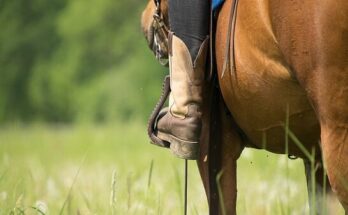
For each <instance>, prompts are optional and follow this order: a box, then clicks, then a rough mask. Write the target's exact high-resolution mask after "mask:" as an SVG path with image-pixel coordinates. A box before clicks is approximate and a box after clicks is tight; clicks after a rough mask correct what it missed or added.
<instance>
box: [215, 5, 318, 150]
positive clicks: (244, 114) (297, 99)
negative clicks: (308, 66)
mask: <svg viewBox="0 0 348 215" xmlns="http://www.w3.org/2000/svg"><path fill="white" fill-rule="evenodd" d="M248 2H249V1H241V2H240V4H239V6H238V7H239V9H238V17H237V28H236V33H235V35H236V38H235V62H236V68H237V69H236V71H235V73H233V72H231V70H226V71H225V73H224V76H223V77H222V73H223V71H222V65H223V61H224V58H225V56H224V53H225V47H224V45H225V44H226V43H225V42H224V41H226V38H227V37H226V35H227V34H226V33H227V32H226V27H227V26H224V23H228V21H227V18H228V17H229V16H227V15H228V13H227V12H228V11H229V4H230V1H228V2H227V3H226V4H225V5H224V7H223V8H222V10H221V13H220V17H219V22H218V26H217V27H218V29H219V30H218V31H217V45H216V51H217V53H216V55H217V66H218V71H219V77H220V86H221V91H222V94H223V96H224V99H225V102H226V104H227V106H228V108H229V110H230V111H231V113H232V114H233V117H234V119H235V120H236V123H237V124H238V125H239V126H240V128H241V129H242V130H243V131H244V133H245V134H246V136H247V137H248V139H249V141H250V142H252V143H253V144H254V145H256V146H258V147H262V148H266V149H268V150H270V151H273V152H276V153H284V152H285V126H286V124H287V123H286V122H287V121H288V122H289V128H290V131H291V132H293V133H294V134H295V135H296V136H297V138H298V139H299V140H300V141H301V143H302V144H303V145H304V146H305V147H306V148H308V149H309V148H310V147H311V146H316V145H317V144H318V140H319V132H320V131H319V124H318V121H317V118H316V115H315V113H314V111H313V108H312V107H311V105H310V103H309V101H308V99H307V96H306V94H305V91H304V90H303V89H302V88H301V87H300V86H299V84H298V82H297V81H296V80H295V79H294V78H293V77H291V71H290V69H289V67H288V65H287V63H286V62H285V60H284V59H283V57H282V53H281V51H280V50H279V48H278V45H277V42H276V41H275V39H274V35H273V34H272V31H271V30H270V29H269V28H268V27H267V22H268V20H267V19H266V18H264V17H265V16H264V14H260V11H259V10H258V11H252V10H253V9H252V8H255V4H257V2H260V1H255V2H254V1H251V2H249V4H250V5H253V4H254V5H253V7H251V8H249V7H248V5H246V4H248ZM253 2H254V3H253ZM261 2H262V1H261ZM246 11H247V12H246ZM261 11H262V10H261ZM247 13H251V14H253V15H254V16H255V17H254V19H253V18H250V17H243V14H244V15H247ZM258 13H259V14H258ZM258 15H259V17H258ZM266 17H267V16H266ZM265 19H266V20H265ZM238 26H239V27H238ZM289 152H290V153H292V154H295V155H302V154H303V153H301V151H300V150H299V148H298V147H297V146H296V145H295V144H294V143H293V142H292V141H290V145H289Z"/></svg>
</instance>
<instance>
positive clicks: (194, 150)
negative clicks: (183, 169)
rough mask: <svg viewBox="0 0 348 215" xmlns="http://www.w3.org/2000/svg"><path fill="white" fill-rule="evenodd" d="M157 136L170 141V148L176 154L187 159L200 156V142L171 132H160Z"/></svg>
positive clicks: (195, 158) (194, 158)
mask: <svg viewBox="0 0 348 215" xmlns="http://www.w3.org/2000/svg"><path fill="white" fill-rule="evenodd" d="M157 137H158V138H160V139H162V140H165V141H167V142H169V143H170V150H171V151H172V153H173V154H174V155H176V156H177V157H179V158H182V159H186V160H197V159H198V158H199V143H198V142H193V141H186V140H182V139H179V138H177V137H175V136H173V135H171V134H166V133H162V132H159V131H158V133H157Z"/></svg>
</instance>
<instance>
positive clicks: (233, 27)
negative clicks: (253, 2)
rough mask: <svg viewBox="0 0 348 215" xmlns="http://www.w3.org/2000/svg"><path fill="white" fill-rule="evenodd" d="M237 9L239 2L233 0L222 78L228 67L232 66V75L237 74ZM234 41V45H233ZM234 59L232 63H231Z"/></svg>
mask: <svg viewBox="0 0 348 215" xmlns="http://www.w3.org/2000/svg"><path fill="white" fill-rule="evenodd" d="M237 7H238V0H233V2H232V5H231V11H230V19H229V22H228V31H227V37H226V38H227V41H226V53H225V59H224V64H223V67H222V75H221V78H222V77H223V76H224V74H225V72H226V69H227V66H230V69H231V74H235V71H236V66H235V52H234V48H235V42H234V39H235V31H236V20H237ZM231 40H232V43H231ZM231 58H232V61H231Z"/></svg>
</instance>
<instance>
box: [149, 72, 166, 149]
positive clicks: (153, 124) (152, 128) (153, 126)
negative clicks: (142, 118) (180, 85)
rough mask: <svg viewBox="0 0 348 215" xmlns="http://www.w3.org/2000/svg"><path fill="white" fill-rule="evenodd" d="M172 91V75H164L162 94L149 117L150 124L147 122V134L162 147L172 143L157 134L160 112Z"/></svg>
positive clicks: (154, 142)
mask: <svg viewBox="0 0 348 215" xmlns="http://www.w3.org/2000/svg"><path fill="white" fill-rule="evenodd" d="M170 91H171V90H170V77H169V75H167V76H166V77H164V80H163V85H162V94H161V96H160V98H159V100H158V102H157V104H156V106H155V108H154V110H153V111H152V113H151V115H150V119H149V121H148V124H147V134H148V136H149V138H150V140H151V143H152V144H154V145H157V146H160V147H165V148H169V147H170V143H169V142H167V141H164V140H161V139H160V138H158V137H157V136H156V130H157V120H158V116H159V113H160V111H161V110H162V108H163V106H164V103H165V102H166V100H167V98H168V96H169V93H170Z"/></svg>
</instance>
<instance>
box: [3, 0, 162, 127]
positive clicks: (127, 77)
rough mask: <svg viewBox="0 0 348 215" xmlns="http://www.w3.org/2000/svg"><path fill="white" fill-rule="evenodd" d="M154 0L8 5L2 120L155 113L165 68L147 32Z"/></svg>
mask: <svg viewBox="0 0 348 215" xmlns="http://www.w3.org/2000/svg"><path fill="white" fill-rule="evenodd" d="M145 4H146V2H145V1H144V2H142V3H139V2H138V1H136V0H128V1H125V0H122V1H112V0H100V1H92V0H65V1H62V0H51V1H43V0H34V1H30V2H27V1H9V0H7V1H1V3H0V25H1V26H2V30H1V31H0V40H1V46H0V66H1V79H0V121H9V120H14V119H16V120H25V121H28V120H40V121H50V122H72V121H96V122H104V121H113V120H129V119H132V118H139V117H142V118H144V117H147V115H148V114H149V112H150V111H151V108H152V106H153V104H154V102H155V100H156V97H157V96H158V94H159V90H160V85H161V84H160V79H161V77H162V76H163V74H164V73H163V72H159V70H163V69H162V68H161V67H160V66H159V65H158V64H157V62H156V61H155V59H154V57H153V56H152V54H151V53H150V51H149V50H148V48H147V45H146V42H145V39H144V38H143V35H142V33H141V31H140V23H139V20H140V13H141V10H142V9H143V8H144V7H145Z"/></svg>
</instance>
